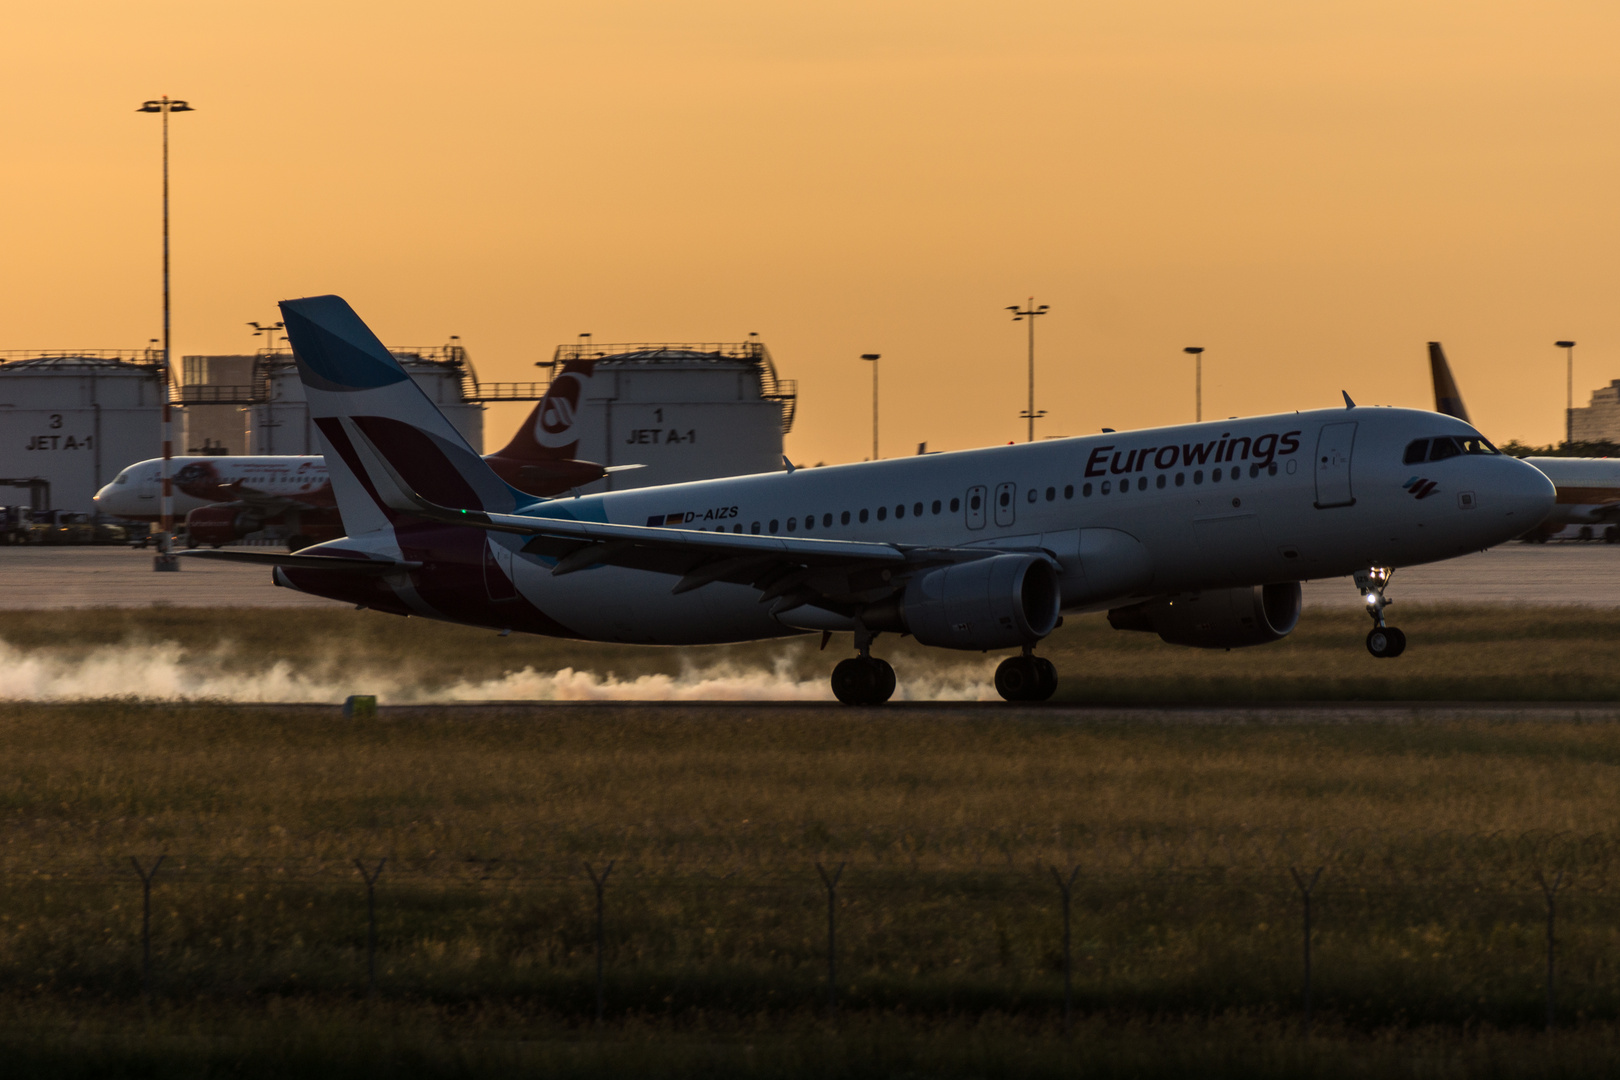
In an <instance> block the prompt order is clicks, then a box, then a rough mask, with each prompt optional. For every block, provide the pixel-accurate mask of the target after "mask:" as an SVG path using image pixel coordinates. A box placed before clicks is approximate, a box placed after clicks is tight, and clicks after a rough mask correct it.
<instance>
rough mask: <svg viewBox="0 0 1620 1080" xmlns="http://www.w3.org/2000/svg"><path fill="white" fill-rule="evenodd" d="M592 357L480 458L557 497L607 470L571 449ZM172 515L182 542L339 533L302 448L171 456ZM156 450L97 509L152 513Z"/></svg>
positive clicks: (505, 475)
mask: <svg viewBox="0 0 1620 1080" xmlns="http://www.w3.org/2000/svg"><path fill="white" fill-rule="evenodd" d="M595 365H596V361H595V360H594V359H581V360H571V361H569V362H568V363H567V364H566V365H564V366H563V368H562V370H561V371H560V372H558V373H557V375H556V377H555V378H554V379H552V382H551V385H550V387H548V388H547V390H546V393H545V396H544V397H542V398H541V399H540V401H539V402H538V403H536V405H535V407H534V411H533V412H531V413H530V414H529V417H528V419H526V420H525V421H524V422H523V424H522V426H520V427H519V428H518V430H517V434H516V435H514V436H512V441H511V442H509V443H507V444H506V446H505V447H503V448H502V449H501V450H499V451H497V452H496V453H493V454H490V455H489V456H487V457H486V458H484V461H485V462H487V463H488V464H489V467H490V468H491V469H493V470H494V471H495V474H496V475H497V476H499V477H500V478H501V479H502V480H505V481H506V482H507V483H508V484H511V485H512V486H513V487H514V488H517V489H518V490H519V491H522V492H524V493H525V494H529V495H535V496H539V497H542V498H543V497H546V496H550V495H560V494H564V493H566V492H569V491H572V490H574V489H576V488H580V487H583V486H584V485H586V484H589V483H591V482H592V481H594V480H599V479H601V478H602V477H603V476H605V475H606V474H608V473H610V472H617V471H620V470H624V469H634V468H638V467H639V466H635V465H619V466H613V467H611V468H604V467H603V466H601V465H598V464H596V463H595V462H592V461H580V460H578V459H577V458H575V457H574V454H575V452H576V451H577V450H578V448H579V432H578V431H577V430H576V427H575V419H576V417H577V416H578V415H579V409H578V406H579V401H580V396H581V394H582V393H583V391H584V387H585V384H586V382H588V381H589V379H590V377H591V371H592V369H593V368H594V367H595ZM171 467H172V468H173V470H174V471H173V474H172V475H173V477H174V513H175V517H176V519H178V520H183V521H184V522H185V525H186V537H187V543H188V545H189V546H191V547H196V546H198V545H206V546H208V547H216V548H217V547H220V546H221V545H224V544H232V543H235V542H236V541H238V540H241V539H242V538H244V537H246V536H249V535H251V534H252V533H256V532H260V531H262V530H264V529H266V528H267V527H278V528H280V529H281V531H282V532H283V533H284V534H285V535H286V537H287V547H288V549H289V550H291V551H296V550H298V549H299V548H302V547H307V546H309V545H310V544H314V543H319V542H322V541H325V540H335V539H337V538H338V537H340V536H342V535H343V522H342V520H341V518H340V517H339V515H338V509H337V499H336V498H335V497H334V496H333V494H332V481H331V477H330V476H329V475H328V473H327V469H326V459H325V458H324V457H322V456H321V455H319V454H308V455H291V454H279V455H259V456H250V455H234V456H213V457H177V458H173V459H172V462H171ZM162 469H163V460H162V459H161V458H149V459H148V460H146V461H140V462H137V463H135V464H134V465H131V466H129V467H128V468H127V469H124V470H123V471H122V472H120V473H119V474H118V476H117V477H115V478H114V479H113V481H112V483H110V484H107V485H106V486H105V487H103V488H102V489H101V490H100V491H98V492H97V493H96V496H95V504H96V509H97V511H99V512H100V513H103V514H108V515H111V516H113V517H118V518H124V519H126V520H130V521H157V520H158V519H159V509H158V508H159V503H160V500H159V498H158V495H159V493H160V492H161V490H162Z"/></svg>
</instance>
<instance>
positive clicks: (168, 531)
mask: <svg viewBox="0 0 1620 1080" xmlns="http://www.w3.org/2000/svg"><path fill="white" fill-rule="evenodd" d="M135 111H136V112H143V113H158V114H159V115H161V116H162V117H163V474H162V475H163V505H162V513H163V519H162V523H161V524H160V525H159V530H160V531H159V532H158V553H157V556H156V557H155V558H154V559H153V560H152V569H154V570H179V569H180V560H179V559H177V558H175V555H174V542H173V539H174V535H173V534H174V470H173V467H172V466H173V461H174V438H173V431H174V428H173V424H174V414H173V398H174V392H173V387H172V383H173V378H174V377H173V374H172V370H171V366H170V362H169V361H170V351H169V343H170V342H169V114H170V113H177V112H196V110H195V109H193V108H192V107H191V106H190V105H189V104H188V103H186V102H184V101H172V100H170V98H169V95H167V94H164V95H163V96H162V97H161V98H158V99H157V100H156V101H144V102H142V103H141V107H140V108H138V109H136V110H135Z"/></svg>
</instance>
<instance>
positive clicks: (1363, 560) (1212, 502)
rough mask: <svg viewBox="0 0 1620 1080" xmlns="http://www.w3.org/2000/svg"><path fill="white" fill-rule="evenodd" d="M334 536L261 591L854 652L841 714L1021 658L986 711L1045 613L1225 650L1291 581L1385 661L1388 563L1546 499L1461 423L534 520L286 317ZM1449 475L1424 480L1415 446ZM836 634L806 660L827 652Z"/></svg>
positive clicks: (1315, 417) (387, 386)
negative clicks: (902, 655)
mask: <svg viewBox="0 0 1620 1080" xmlns="http://www.w3.org/2000/svg"><path fill="white" fill-rule="evenodd" d="M281 310H282V314H283V317H284V319H285V322H286V325H287V334H288V336H289V337H290V338H291V339H292V342H293V345H294V346H295V348H296V352H297V354H298V357H299V361H298V363H299V373H300V375H301V376H302V377H303V380H304V385H305V388H306V392H307V394H308V397H309V403H310V410H311V415H312V417H313V419H314V422H315V424H316V427H317V428H318V430H319V432H320V435H321V439H322V444H323V446H324V447H325V449H326V458H327V462H328V464H329V466H330V468H331V473H332V487H333V490H334V492H335V493H336V495H337V503H338V510H339V512H340V513H341V514H342V516H343V524H344V527H345V530H346V531H347V533H348V536H347V537H346V538H344V539H342V540H338V541H333V542H330V543H326V544H321V545H319V546H317V547H314V548H311V549H309V550H307V551H304V552H300V553H298V554H296V555H275V554H269V553H263V554H260V553H251V552H223V551H210V552H194V553H191V554H192V555H193V556H194V557H201V556H208V557H224V558H234V559H241V560H244V561H249V562H259V563H269V564H274V566H275V570H274V572H273V577H274V580H275V583H276V584H278V585H283V586H287V587H290V588H295V589H300V590H302V591H304V592H308V593H312V594H315V595H317V596H325V597H330V598H332V599H335V600H342V601H344V602H347V603H351V604H355V605H358V606H361V607H366V608H374V609H376V610H378V611H385V612H392V613H394V614H398V615H419V616H423V617H426V618H433V619H443V620H447V621H451V622H459V623H465V624H471V625H475V626H484V627H489V628H491V629H495V630H501V631H509V630H519V631H523V632H527V633H535V634H548V635H554V636H559V637H572V638H587V639H593V640H599V641H618V642H633V643H638V644H649V645H697V644H707V643H712V642H729V641H747V640H754V639H760V638H773V637H781V636H784V635H789V634H798V633H803V632H807V631H809V632H815V631H820V632H822V633H823V635H828V634H831V633H833V632H840V631H841V632H850V633H853V634H854V644H855V649H856V651H857V653H858V655H857V656H855V657H852V658H850V659H846V660H844V661H842V662H841V663H839V664H838V665H837V667H836V668H835V669H834V670H833V673H832V688H833V692H834V694H835V695H836V696H837V697H838V699H839V700H840V701H843V702H846V703H851V704H855V703H860V704H877V703H881V702H883V701H886V700H888V698H889V697H890V695H891V694H892V693H893V692H894V689H895V676H894V671H893V669H892V668H890V666H889V665H888V664H887V663H885V662H884V661H882V660H880V659H878V658H876V657H874V656H872V655H871V646H872V642H873V639H874V638H876V637H877V636H878V635H879V634H880V633H897V634H911V635H912V636H913V637H915V638H916V639H917V640H918V641H920V642H922V643H923V644H925V645H935V646H940V647H942V648H950V649H966V650H973V651H988V650H991V649H1019V650H1020V651H1021V655H1018V656H1014V657H1011V658H1009V659H1008V660H1006V661H1005V662H1003V663H1002V664H1001V666H1000V668H999V669H998V670H997V672H996V688H997V690H999V691H1000V693H1001V695H1002V696H1003V697H1005V698H1007V699H1009V700H1023V701H1032V700H1044V699H1045V698H1047V697H1049V696H1050V695H1051V694H1052V691H1053V690H1054V688H1055V687H1056V681H1057V673H1056V671H1055V669H1054V668H1053V666H1052V664H1051V662H1050V661H1048V660H1046V659H1045V658H1043V657H1037V656H1035V655H1034V648H1035V646H1036V645H1037V644H1038V643H1039V642H1040V641H1041V639H1042V638H1044V637H1046V636H1047V635H1048V634H1050V633H1051V632H1052V630H1053V629H1054V628H1055V627H1056V626H1057V625H1058V622H1059V620H1060V617H1061V615H1062V613H1063V612H1066V611H1067V612H1081V611H1097V610H1108V612H1109V620H1110V622H1112V623H1113V625H1114V626H1115V627H1117V628H1120V629H1127V630H1146V631H1152V632H1156V633H1157V634H1158V635H1159V636H1160V637H1161V638H1163V639H1164V640H1165V641H1168V642H1172V643H1175V644H1181V645H1192V646H1202V647H1207V648H1232V647H1234V646H1241V645H1256V644H1261V643H1263V642H1268V641H1276V640H1278V639H1280V638H1282V637H1284V636H1285V635H1287V634H1288V633H1289V632H1290V631H1291V630H1293V628H1294V626H1295V624H1296V623H1297V622H1298V620H1299V615H1300V590H1299V582H1300V580H1301V579H1304V578H1316V577H1335V576H1341V575H1345V574H1350V573H1357V574H1358V576H1359V579H1360V582H1361V587H1362V589H1363V591H1364V592H1365V593H1366V594H1367V597H1368V607H1369V610H1370V612H1371V613H1372V616H1373V622H1374V628H1373V632H1372V633H1371V634H1369V635H1368V647H1369V649H1370V650H1371V651H1372V652H1373V654H1374V655H1375V656H1392V655H1395V654H1397V653H1398V652H1399V651H1400V648H1401V646H1402V645H1403V643H1404V637H1403V636H1401V635H1400V632H1399V631H1398V630H1396V629H1395V628H1393V627H1389V626H1387V625H1386V624H1385V620H1384V618H1383V610H1384V605H1385V603H1386V600H1385V597H1384V586H1385V584H1386V583H1387V582H1388V579H1389V572H1390V570H1391V568H1394V567H1399V566H1408V565H1411V564H1414V563H1422V562H1430V561H1433V560H1437V559H1446V558H1450V557H1452V556H1454V555H1460V554H1463V553H1465V552H1470V551H1477V550H1480V549H1481V548H1486V547H1490V546H1491V545H1493V544H1497V543H1500V542H1502V541H1503V540H1508V539H1511V538H1512V537H1514V536H1517V535H1519V534H1520V533H1523V532H1524V531H1525V530H1526V529H1527V528H1529V527H1531V526H1532V525H1534V524H1535V523H1536V522H1538V521H1540V520H1541V518H1542V517H1544V516H1545V515H1546V513H1547V511H1548V510H1549V509H1550V508H1551V506H1552V501H1553V491H1552V485H1551V484H1550V483H1548V481H1547V478H1546V477H1544V476H1543V475H1541V473H1539V472H1537V471H1536V470H1535V469H1534V468H1531V467H1530V466H1528V465H1525V464H1524V463H1523V462H1520V461H1516V460H1514V459H1513V458H1511V457H1507V456H1505V455H1502V454H1499V453H1497V452H1496V450H1495V449H1494V448H1492V447H1491V445H1490V444H1489V443H1488V442H1486V441H1485V440H1484V439H1483V438H1481V437H1480V435H1479V433H1478V432H1477V431H1475V430H1474V429H1473V428H1471V427H1469V426H1468V425H1467V424H1464V423H1462V422H1460V421H1458V420H1454V419H1451V418H1449V417H1441V416H1437V415H1436V414H1434V413H1431V412H1419V411H1416V410H1408V409H1390V408H1358V407H1355V406H1354V405H1353V404H1352V403H1351V402H1350V401H1349V398H1348V396H1347V397H1346V399H1345V404H1346V407H1345V408H1343V409H1331V410H1319V411H1314V412H1304V413H1284V414H1280V415H1276V416H1258V417H1250V418H1247V419H1241V420H1223V421H1219V422H1216V423H1207V424H1191V425H1185V426H1179V427H1168V428H1157V429H1150V430H1144V431H1134V432H1110V433H1105V434H1102V435H1094V436H1089V437H1084V438H1070V439H1056V440H1051V441H1047V442H1039V443H1025V444H1022V445H1009V446H1001V447H994V448H989V449H982V450H966V451H958V452H954V453H941V454H929V455H926V456H919V457H910V458H900V459H894V460H888V461H874V462H863V463H860V464H851V465H841V466H833V467H829V468H817V469H790V470H789V471H787V472H779V473H768V474H761V475H755V476H742V477H735V478H731V479H720V480H705V481H700V482H695V483H686V484H672V485H668V486H660V487H648V488H640V489H635V490H630V491H622V492H608V493H604V494H595V495H589V496H584V497H578V498H562V499H549V500H536V499H534V498H532V497H530V496H528V495H525V494H524V493H522V492H521V491H518V490H517V489H515V488H514V487H512V486H511V485H510V484H508V483H506V482H504V481H503V480H502V479H501V478H500V477H499V476H497V475H496V474H495V473H494V472H493V471H492V470H491V469H490V468H489V466H488V465H486V464H485V463H484V462H483V461H482V460H480V459H479V457H478V455H477V454H476V453H474V452H473V450H472V449H471V448H470V447H469V446H468V445H467V444H466V442H465V441H464V440H463V439H462V438H461V436H460V435H459V434H457V432H456V429H455V428H454V427H452V426H451V425H450V423H449V421H447V420H446V419H445V418H444V416H443V415H442V414H441V413H439V411H438V410H437V409H436V408H434V406H433V404H432V402H430V401H429V400H428V398H427V397H426V395H424V394H423V393H422V391H421V390H420V389H419V388H418V387H417V386H416V384H415V383H414V382H412V381H411V380H410V379H409V378H408V377H407V376H406V374H405V372H404V371H403V370H402V369H401V368H400V366H399V364H398V363H396V362H395V360H394V358H393V357H392V356H390V355H389V353H388V351H387V350H386V349H384V348H383V347H382V345H381V343H380V342H379V341H378V340H377V338H376V336H375V335H373V334H372V332H371V331H370V330H369V329H368V328H367V327H366V325H365V324H364V323H362V322H361V321H360V319H359V317H358V316H357V315H356V314H355V313H354V312H353V311H352V310H351V309H350V307H349V305H348V304H346V303H345V302H344V301H343V300H342V299H340V298H338V297H336V296H317V297H311V298H307V299H301V300H288V301H284V302H283V303H282V305H281ZM1437 440H1438V441H1442V442H1445V443H1447V444H1449V445H1451V446H1454V447H1455V448H1456V449H1457V453H1456V454H1455V455H1454V456H1452V457H1449V458H1446V459H1444V460H1441V461H1436V462H1435V463H1434V464H1433V465H1427V464H1425V465H1423V466H1421V467H1420V468H1418V469H1417V470H1416V471H1415V472H1414V470H1413V469H1412V467H1411V466H1408V465H1405V464H1403V457H1404V456H1405V454H1406V453H1407V450H1408V448H1409V447H1411V446H1413V445H1414V444H1417V443H1423V444H1424V445H1426V446H1432V445H1433V444H1434V443H1435V442H1436V441H1437ZM825 641H826V637H825V636H824V637H823V643H825Z"/></svg>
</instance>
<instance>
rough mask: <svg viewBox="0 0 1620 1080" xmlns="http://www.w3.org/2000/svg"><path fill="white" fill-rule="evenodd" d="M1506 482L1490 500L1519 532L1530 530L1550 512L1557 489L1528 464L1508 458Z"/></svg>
mask: <svg viewBox="0 0 1620 1080" xmlns="http://www.w3.org/2000/svg"><path fill="white" fill-rule="evenodd" d="M1504 464H1506V465H1508V466H1510V468H1509V469H1508V476H1507V478H1506V481H1505V482H1504V483H1503V484H1502V485H1501V487H1500V489H1499V490H1497V491H1495V492H1493V493H1492V496H1491V498H1492V500H1493V501H1499V502H1500V503H1501V510H1502V511H1503V512H1504V513H1506V514H1507V515H1509V516H1510V517H1511V518H1512V519H1513V521H1514V523H1515V524H1516V525H1518V526H1520V527H1522V528H1523V529H1526V530H1528V529H1533V528H1535V527H1536V526H1537V525H1540V524H1541V523H1542V521H1543V520H1545V519H1546V517H1547V515H1548V514H1550V513H1552V509H1553V504H1554V503H1555V502H1556V501H1557V498H1558V489H1557V488H1555V487H1554V486H1553V482H1552V481H1551V480H1549V479H1547V474H1546V473H1544V472H1542V471H1541V470H1540V469H1538V468H1536V467H1535V466H1534V465H1531V464H1529V463H1528V462H1523V461H1519V460H1517V459H1510V460H1508V461H1506V462H1504Z"/></svg>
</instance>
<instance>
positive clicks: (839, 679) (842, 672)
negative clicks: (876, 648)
mask: <svg viewBox="0 0 1620 1080" xmlns="http://www.w3.org/2000/svg"><path fill="white" fill-rule="evenodd" d="M894 686H895V681H894V668H892V667H890V666H889V665H888V663H887V662H885V661H883V660H879V659H878V658H877V657H875V656H852V657H850V658H849V659H848V660H844V661H841V662H840V663H839V665H838V666H837V667H835V668H833V673H832V691H833V696H834V697H836V698H837V699H838V700H839V701H841V702H843V703H844V704H845V705H882V704H883V703H884V702H885V701H888V700H889V698H890V697H892V696H893V695H894Z"/></svg>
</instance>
